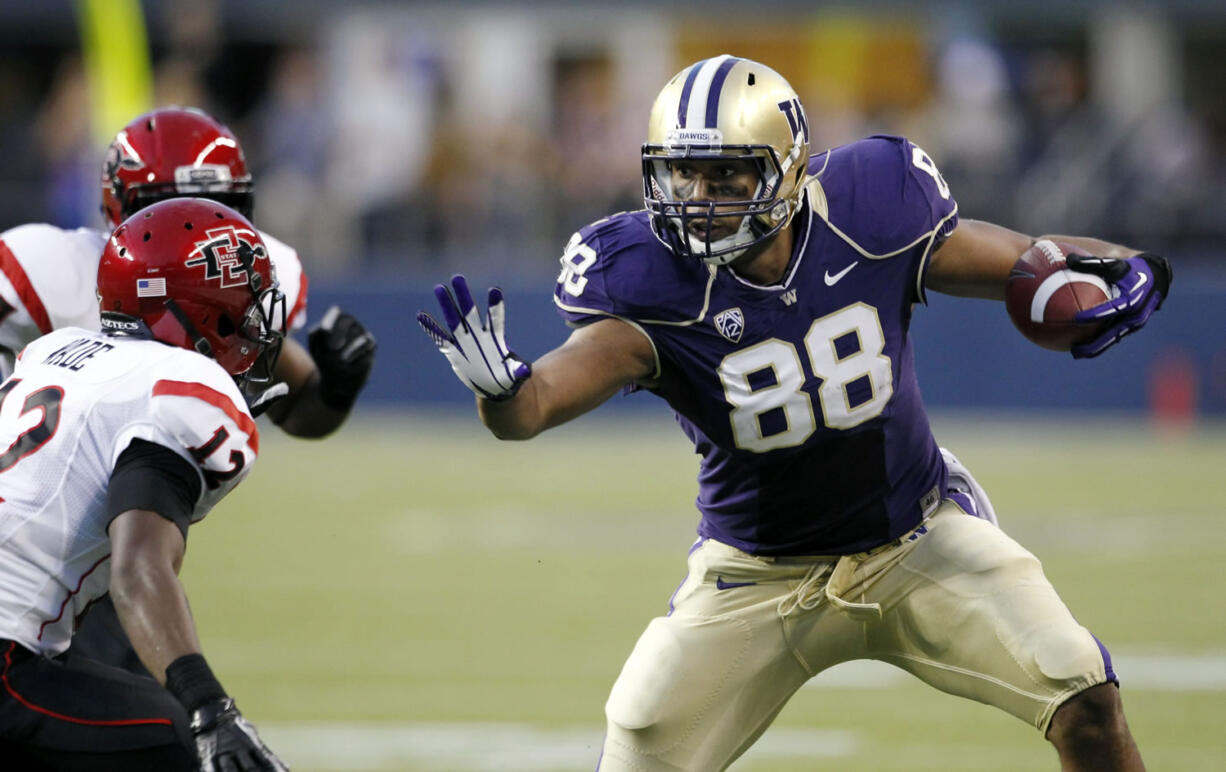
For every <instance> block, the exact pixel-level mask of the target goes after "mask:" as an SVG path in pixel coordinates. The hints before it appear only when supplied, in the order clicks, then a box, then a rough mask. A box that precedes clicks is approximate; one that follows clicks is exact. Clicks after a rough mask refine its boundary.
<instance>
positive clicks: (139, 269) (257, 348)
mask: <svg viewBox="0 0 1226 772" xmlns="http://www.w3.org/2000/svg"><path fill="white" fill-rule="evenodd" d="M98 303H99V309H100V310H101V312H102V329H103V330H104V331H106V332H109V333H111V334H116V335H133V336H137V337H149V338H154V339H156V340H160V341H162V342H163V343H168V344H170V345H171V346H179V347H180V348H185V349H190V350H193V351H198V352H200V353H201V354H204V355H205V356H209V357H212V358H213V359H215V360H217V362H218V364H220V365H221V366H222V367H224V368H225V369H226V371H227V372H229V373H230V374H231V375H234V376H241V378H240V384H241V385H243V387H244V391H245V392H246V391H247V387H248V386H249V385H256V384H262V383H268V382H271V380H272V368H273V365H274V364H275V363H276V358H277V354H278V353H279V352H280V349H281V340H282V337H283V336H284V334H285V331H284V329H283V328H281V327H280V325H283V324H284V319H285V295H284V294H282V293H281V291H280V290H278V289H277V279H276V274H275V272H274V270H273V265H272V261H271V260H270V259H269V258H268V250H267V249H266V248H265V247H264V243H263V242H262V241H261V240H260V235H259V233H258V232H257V231H256V229H255V227H254V226H252V225H251V223H250V222H248V221H247V219H246V218H244V217H243V216H242V215H240V214H239V213H238V212H235V211H234V210H233V209H230V208H229V207H227V206H225V205H223V204H219V203H217V202H216V201H212V200H209V199H203V198H172V199H170V200H167V201H161V202H159V203H156V204H153V205H152V206H149V207H147V208H145V209H142V210H141V211H139V212H137V213H136V214H134V215H132V216H131V217H129V218H128V219H126V220H125V221H124V222H123V223H122V224H120V226H119V227H118V228H116V229H115V232H114V233H112V234H111V238H110V239H109V240H108V241H107V244H106V248H105V249H104V250H103V252H102V259H101V260H100V262H99V263H98Z"/></svg>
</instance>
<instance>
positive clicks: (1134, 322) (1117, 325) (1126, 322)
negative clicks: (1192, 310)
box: [1067, 252, 1173, 359]
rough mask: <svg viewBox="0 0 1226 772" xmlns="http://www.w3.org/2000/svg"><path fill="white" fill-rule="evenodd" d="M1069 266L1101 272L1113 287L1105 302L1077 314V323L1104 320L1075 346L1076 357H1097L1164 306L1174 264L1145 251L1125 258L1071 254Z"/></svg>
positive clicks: (1084, 271) (1074, 355) (1134, 330)
mask: <svg viewBox="0 0 1226 772" xmlns="http://www.w3.org/2000/svg"><path fill="white" fill-rule="evenodd" d="M1067 260H1068V267H1069V268H1071V269H1073V270H1074V271H1080V272H1082V273H1092V274H1094V275H1096V276H1101V277H1102V278H1103V279H1104V280H1105V281H1106V282H1107V284H1108V285H1110V287H1111V289H1112V298H1111V300H1108V301H1107V302H1106V303H1103V304H1101V305H1097V306H1094V307H1093V308H1089V309H1086V310H1085V311H1082V312H1081V313H1079V314H1077V316H1076V317H1075V321H1076V322H1077V323H1078V324H1096V323H1099V324H1103V325H1104V327H1103V331H1102V332H1101V333H1100V334H1099V335H1097V336H1095V337H1094V339H1093V340H1090V341H1087V342H1085V343H1080V344H1078V345H1076V346H1073V348H1072V353H1073V358H1074V359H1088V358H1090V357H1096V356H1098V355H1099V354H1101V353H1103V352H1104V351H1106V350H1107V349H1109V348H1111V347H1112V346H1114V345H1115V344H1116V343H1119V342H1120V341H1121V340H1122V339H1123V338H1124V337H1126V336H1128V335H1131V334H1132V333H1134V332H1136V331H1137V330H1139V329H1141V328H1142V327H1144V326H1145V323H1146V322H1148V321H1149V317H1150V315H1152V314H1153V313H1154V312H1155V311H1157V310H1158V309H1159V308H1161V307H1162V301H1163V300H1165V299H1166V293H1167V291H1168V290H1169V289H1170V287H1171V279H1172V277H1173V273H1172V272H1171V264H1170V263H1169V262H1167V260H1166V258H1163V257H1159V256H1158V255H1155V254H1152V253H1150V252H1143V253H1141V254H1139V255H1137V256H1135V257H1129V258H1126V259H1121V258H1116V257H1090V256H1088V255H1069V256H1068V258H1067Z"/></svg>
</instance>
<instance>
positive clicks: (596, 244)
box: [554, 211, 714, 324]
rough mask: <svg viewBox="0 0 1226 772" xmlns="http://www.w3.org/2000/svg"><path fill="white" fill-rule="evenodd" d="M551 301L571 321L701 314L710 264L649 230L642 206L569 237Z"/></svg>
mask: <svg viewBox="0 0 1226 772" xmlns="http://www.w3.org/2000/svg"><path fill="white" fill-rule="evenodd" d="M561 263H562V271H561V273H560V274H559V275H558V282H557V286H556V287H555V288H554V303H555V304H556V305H557V307H558V309H559V312H560V313H561V314H562V316H563V317H564V318H565V319H566V320H567V322H569V323H572V324H584V323H586V322H589V321H593V320H595V319H596V318H599V317H602V316H615V317H619V318H624V319H630V320H634V321H637V322H641V323H644V324H650V323H678V322H687V321H691V320H693V319H696V318H698V317H700V316H701V315H702V313H703V310H704V308H705V302H706V297H707V292H708V291H709V286H710V282H711V279H712V277H713V276H714V269H710V268H708V266H706V265H704V264H703V263H702V262H701V261H699V260H684V259H681V258H678V257H677V256H676V255H674V254H673V253H672V252H671V251H670V250H669V249H668V248H667V247H665V246H664V245H663V244H662V243H661V242H660V241H659V239H657V238H656V236H655V234H654V233H653V232H652V230H651V225H650V221H649V219H648V215H647V213H646V212H644V211H639V212H624V213H622V214H618V215H614V216H612V217H608V218H605V219H604V220H599V221H597V222H595V223H593V224H591V225H588V226H587V227H585V228H583V229H581V230H580V231H579V232H578V233H576V234H575V235H574V236H572V237H571V239H570V242H569V243H568V244H567V245H566V249H565V251H564V252H563V253H562V258H561Z"/></svg>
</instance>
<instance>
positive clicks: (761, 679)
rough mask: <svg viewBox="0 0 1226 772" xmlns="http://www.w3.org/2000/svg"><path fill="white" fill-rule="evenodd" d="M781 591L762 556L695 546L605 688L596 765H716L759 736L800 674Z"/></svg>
mask: <svg viewBox="0 0 1226 772" xmlns="http://www.w3.org/2000/svg"><path fill="white" fill-rule="evenodd" d="M721 588H722V589H721ZM788 589H789V585H788V582H787V581H786V580H780V579H779V577H778V576H777V573H776V572H775V569H773V568H771V567H770V566H769V564H768V563H766V562H765V561H756V559H753V558H751V557H750V556H747V555H745V554H744V553H739V552H737V551H735V550H733V549H732V548H730V547H727V546H726V545H720V544H718V543H715V542H707V544H705V545H704V546H703V547H702V548H700V549H699V550H697V551H696V552H695V554H694V555H692V556H691V560H690V575H689V576H688V577H687V579H686V581H685V583H684V584H683V585H682V586H681V588H680V589H679V590H678V593H677V595H676V596H675V597H674V610H673V612H672V613H671V614H670V615H669V616H667V617H658V618H656V619H653V620H652V621H651V623H650V624H648V626H647V629H646V630H645V631H644V632H643V634H642V636H641V637H640V638H639V640H638V643H637V644H636V645H635V647H634V650H633V651H632V652H631V654H630V656H629V658H627V660H626V663H625V665H624V666H623V668H622V672H621V674H620V675H619V676H618V678H617V681H616V682H615V683H614V685H613V688H612V690H611V691H610V693H609V699H608V702H607V703H606V705H605V712H606V715H607V717H608V734H607V736H606V740H605V747H604V752H603V755H602V759H601V765H600V769H601V770H602V772H603V771H608V770H622V769H625V770H677V769H702V770H715V769H721V768H723V766H725V765H726V763H727V762H729V761H730V760H731V759H732V758H734V757H735V755H736V754H737V753H738V752H739V751H740V749H742V748H743V747H744V746H745V745H746V743H747V742H748V741H749V740H750V739H752V738H754V737H757V736H758V735H759V734H760V733H761V732H762V731H763V730H764V729H765V728H766V726H767V725H768V724H769V722H770V720H771V719H772V718H773V717H774V716H775V715H776V713H777V712H778V711H779V708H780V707H781V706H782V705H783V704H784V703H785V702H786V701H787V699H788V698H789V697H790V696H791V695H792V694H793V693H795V691H796V689H798V688H799V687H800V686H801V685H802V684H803V683H804V682H805V680H807V678H808V673H807V672H805V670H804V668H802V667H801V666H800V663H799V662H798V660H797V659H796V658H795V656H794V655H793V653H792V652H791V650H790V648H789V645H788V642H787V640H786V638H785V635H784V630H783V624H782V620H781V619H780V617H779V613H778V604H779V600H780V598H781V597H782V595H783V594H786V592H787V591H788Z"/></svg>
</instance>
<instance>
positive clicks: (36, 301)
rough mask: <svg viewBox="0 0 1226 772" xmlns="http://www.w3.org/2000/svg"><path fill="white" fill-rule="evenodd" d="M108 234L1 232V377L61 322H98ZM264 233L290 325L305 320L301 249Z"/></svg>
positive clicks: (46, 228) (29, 228)
mask: <svg viewBox="0 0 1226 772" xmlns="http://www.w3.org/2000/svg"><path fill="white" fill-rule="evenodd" d="M107 238H108V234H107V233H106V232H104V231H100V230H96V229H93V228H78V229H76V230H65V229H63V228H57V227H55V226H54V225H46V224H42V223H37V224H30V225H19V226H17V227H16V228H10V229H9V230H7V231H5V232H4V233H0V380H3V379H4V378H7V377H8V375H9V373H11V372H12V371H13V360H14V358H15V357H16V355H17V352H19V351H21V349H22V348H23V347H24V346H25V345H26V344H27V343H29V342H30V341H32V340H34V339H35V338H37V337H38V336H40V335H45V334H47V333H48V332H51V331H52V330H58V329H60V328H61V327H83V328H85V329H87V330H96V329H98V328H99V322H98V293H97V286H98V259H99V258H100V257H101V256H102V250H103V248H104V247H105V246H106V240H107ZM260 238H261V239H262V240H263V241H264V245H265V246H266V247H267V248H268V256H269V258H270V259H271V260H272V264H273V268H274V270H275V271H276V275H277V281H278V283H279V284H280V286H281V291H282V292H284V293H285V310H286V313H287V314H288V315H289V318H288V320H287V324H286V330H287V331H291V332H292V331H293V330H298V329H301V328H302V327H303V326H304V325H305V324H306V298H307V286H308V282H307V275H306V272H305V271H304V270H303V268H302V261H301V260H299V259H298V251H297V250H296V249H294V248H293V247H291V246H290V245H288V244H286V243H285V242H283V241H281V240H280V239H277V238H274V237H272V236H270V235H268V234H267V233H264V232H263V231H261V232H260Z"/></svg>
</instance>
